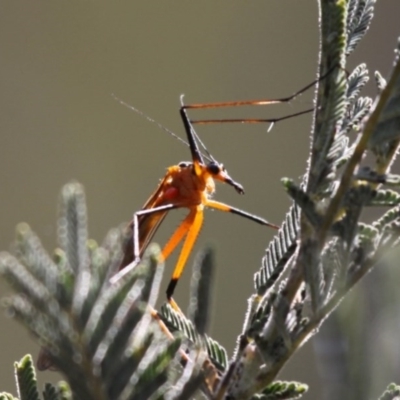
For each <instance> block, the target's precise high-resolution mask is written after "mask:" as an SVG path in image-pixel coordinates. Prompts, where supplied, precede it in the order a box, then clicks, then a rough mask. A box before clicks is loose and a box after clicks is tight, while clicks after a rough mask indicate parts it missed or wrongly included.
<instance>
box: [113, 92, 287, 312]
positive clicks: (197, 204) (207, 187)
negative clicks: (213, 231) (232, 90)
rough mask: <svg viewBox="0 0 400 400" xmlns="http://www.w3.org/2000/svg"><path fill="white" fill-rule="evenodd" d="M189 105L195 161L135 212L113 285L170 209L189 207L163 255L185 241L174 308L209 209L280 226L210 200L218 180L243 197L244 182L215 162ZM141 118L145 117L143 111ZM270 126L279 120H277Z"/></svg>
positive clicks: (174, 172) (176, 168) (174, 171)
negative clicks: (180, 281)
mask: <svg viewBox="0 0 400 400" xmlns="http://www.w3.org/2000/svg"><path fill="white" fill-rule="evenodd" d="M117 100H118V101H119V102H120V103H121V104H123V105H124V106H126V107H128V108H130V109H132V110H134V111H136V112H138V110H136V109H135V108H134V107H132V106H130V105H129V104H127V103H125V102H123V101H122V100H119V99H117ZM189 107H190V106H184V105H182V107H181V108H180V115H181V118H182V121H183V125H184V128H185V131H186V136H187V141H188V143H187V144H188V146H189V149H190V152H191V156H192V161H191V162H180V163H179V164H177V165H173V166H171V167H169V168H168V169H167V173H166V175H165V177H164V178H163V179H162V180H161V182H160V184H159V185H158V187H157V189H156V190H155V192H154V193H153V194H152V195H151V196H150V198H149V199H148V200H147V202H146V203H145V205H144V206H143V208H142V209H141V210H140V211H137V212H135V214H134V215H133V219H132V222H131V223H130V225H129V230H130V236H131V240H129V241H128V242H127V245H126V248H125V249H124V258H123V260H122V262H121V264H120V267H119V272H118V273H117V274H116V275H114V276H113V277H112V278H111V283H115V282H116V281H118V280H119V279H121V278H122V277H123V276H124V275H126V274H127V273H128V272H129V271H130V270H132V269H133V268H134V267H135V266H136V265H137V264H138V263H139V262H140V259H141V257H142V255H143V252H144V250H145V249H146V247H147V246H148V244H149V242H150V240H151V239H152V238H153V236H154V234H155V232H156V231H157V229H158V227H159V226H160V224H161V222H162V221H163V220H164V218H165V216H166V214H167V213H168V212H169V211H171V210H173V209H176V208H182V207H183V208H187V209H189V214H188V215H187V216H186V218H185V219H184V220H183V221H182V222H181V224H180V225H179V226H178V228H177V229H176V231H175V232H174V233H173V235H172V236H171V238H170V239H169V241H168V242H167V244H166V245H165V246H164V248H163V249H162V252H161V256H162V259H163V260H166V259H167V258H168V256H169V255H170V254H171V253H172V252H173V251H174V249H175V248H176V247H177V246H178V244H179V243H180V242H181V241H183V240H184V243H183V246H182V249H181V252H180V255H179V257H178V261H177V264H176V266H175V269H174V271H173V274H172V278H171V280H170V282H169V285H168V288H167V291H166V293H167V299H168V301H169V302H170V304H171V305H172V306H173V307H174V308H175V309H179V308H178V306H177V304H176V303H175V302H174V300H173V299H172V295H173V293H174V290H175V287H176V285H177V283H178V280H179V278H180V277H181V275H182V272H183V270H184V268H185V264H186V261H187V259H188V257H189V254H190V252H191V251H192V248H193V246H194V244H195V241H196V239H197V236H198V234H199V232H200V229H201V226H202V224H203V218H204V214H203V212H204V208H205V207H209V208H213V209H216V210H220V211H225V212H230V213H233V214H237V215H240V216H242V217H244V218H247V219H249V220H251V221H254V222H257V223H259V224H261V225H265V226H268V227H271V228H274V229H278V228H279V227H278V226H276V225H274V224H272V223H270V222H268V221H267V220H265V219H263V218H260V217H258V216H256V215H253V214H250V213H248V212H246V211H243V210H240V209H238V208H235V207H232V206H230V205H227V204H224V203H221V202H219V201H215V200H212V199H211V196H212V195H213V193H214V191H215V181H220V182H223V183H227V184H228V185H230V186H232V187H233V188H234V189H235V190H236V191H237V192H238V193H239V194H244V190H243V187H242V186H241V185H240V184H239V183H237V182H235V181H234V180H233V179H232V178H231V177H230V176H229V174H228V172H227V171H226V169H225V167H224V166H223V164H221V163H219V162H218V161H216V160H215V159H214V158H213V157H212V156H211V154H210V153H209V152H208V151H207V150H206V149H205V146H204V145H203V143H202V142H201V141H200V139H199V137H198V136H197V134H196V132H195V131H194V129H193V127H192V125H191V122H190V120H189V118H188V116H187V113H186V108H189ZM139 113H140V112H139ZM141 114H142V115H143V113H141ZM147 118H148V117H147ZM148 119H149V118H148ZM264 122H265V121H264ZM269 122H276V120H274V121H269ZM170 133H171V132H170ZM174 136H175V135H174ZM199 144H200V145H201V146H202V147H204V149H205V151H206V152H207V156H205V155H203V154H202V153H201V151H200V149H199ZM205 159H206V160H207V161H205Z"/></svg>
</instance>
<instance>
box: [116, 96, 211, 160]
mask: <svg viewBox="0 0 400 400" xmlns="http://www.w3.org/2000/svg"><path fill="white" fill-rule="evenodd" d="M111 96H112V97H113V98H114V100H116V101H118V103H120V104H121V105H123V106H124V107H126V108H129V109H130V110H131V111H134V112H135V113H136V114H139V115H140V116H141V117H143V118H144V119H146V120H147V121H149V122H151V123H152V124H154V125H156V126H158V127H159V128H160V129H161V130H163V131H164V132H166V133H168V134H169V135H171V136H172V137H174V138H175V139H177V140H178V141H179V142H181V143H182V144H184V145H185V146H187V147H190V146H189V143H188V142H187V141H186V140H184V139H182V138H181V137H180V136H179V135H177V134H176V133H174V132H172V131H171V130H170V129H168V128H166V127H165V126H164V125H162V124H160V123H159V122H157V121H156V120H155V119H153V118H151V117H149V116H148V115H147V114H145V113H144V112H143V111H141V110H139V109H138V108H136V107H134V106H132V105H131V104H128V103H126V102H125V101H124V100H122V99H120V98H119V97H117V96H116V95H115V94H114V93H112V94H111ZM193 131H194V130H193ZM194 135H195V136H196V139H197V140H198V142H199V143H200V144H201V145H202V147H203V148H204V150H205V151H206V152H207V154H208V155H205V154H202V155H203V157H204V158H206V159H208V160H209V161H211V160H213V158H212V156H211V154H210V153H209V151H208V150H207V149H206V148H205V146H204V144H203V143H202V142H201V140H200V138H199V137H198V136H197V134H196V132H194Z"/></svg>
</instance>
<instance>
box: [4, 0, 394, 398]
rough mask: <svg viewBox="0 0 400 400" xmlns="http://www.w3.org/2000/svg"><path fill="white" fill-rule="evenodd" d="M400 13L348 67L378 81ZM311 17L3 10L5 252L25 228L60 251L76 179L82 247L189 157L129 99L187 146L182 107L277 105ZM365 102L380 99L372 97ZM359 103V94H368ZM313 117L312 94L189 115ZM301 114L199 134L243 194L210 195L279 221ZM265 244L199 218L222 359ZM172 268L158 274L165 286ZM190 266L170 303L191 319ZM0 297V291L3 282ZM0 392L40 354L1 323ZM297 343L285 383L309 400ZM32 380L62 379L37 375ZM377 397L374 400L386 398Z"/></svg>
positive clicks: (254, 228) (296, 70)
mask: <svg viewBox="0 0 400 400" xmlns="http://www.w3.org/2000/svg"><path fill="white" fill-rule="evenodd" d="M399 11H400V4H399V3H398V2H393V1H390V0H389V1H388V0H382V1H379V2H378V4H377V7H376V18H375V20H374V21H373V25H372V28H371V30H370V31H369V33H368V35H367V37H366V39H365V40H364V41H363V42H362V44H361V45H360V46H359V48H358V49H357V51H356V53H355V54H354V55H353V56H352V57H351V59H350V61H349V70H351V68H352V67H354V66H355V65H357V64H359V63H360V62H367V63H368V66H369V69H370V71H374V70H376V69H379V70H380V71H381V72H382V73H383V75H384V76H387V74H388V72H389V71H390V67H391V64H392V60H393V58H394V57H393V49H394V47H395V45H396V38H397V35H399V34H400V30H399V24H398V15H399ZM317 19H318V9H317V3H316V2H315V1H293V0H292V1H289V0H284V1H282V0H269V1H265V0H257V1H252V2H231V1H227V0H224V1H219V2H211V1H208V2H204V1H203V2H186V1H173V2H172V1H170V2H138V1H130V2H129V1H120V2H111V1H108V2H107V1H68V2H67V1H63V2H61V1H58V2H49V1H47V2H46V1H36V2H32V1H26V0H25V1H13V2H6V1H2V2H1V3H0V54H1V61H0V74H1V75H0V76H1V78H0V85H1V90H0V102H1V103H0V114H1V116H0V126H1V129H0V132H1V133H0V135H1V141H0V187H1V197H0V204H1V211H0V226H1V229H0V249H1V250H7V249H8V248H9V245H10V243H11V242H12V240H13V238H14V227H15V225H16V224H17V223H18V222H21V221H25V222H28V223H29V224H30V226H31V227H32V228H33V230H34V231H36V233H37V234H38V235H39V237H40V238H41V240H42V242H43V244H44V245H45V247H46V248H47V249H48V250H49V251H50V252H52V250H53V248H54V247H55V246H56V240H55V223H56V215H57V213H56V209H57V200H58V195H59V191H60V189H61V187H62V185H63V184H65V183H66V182H68V181H70V180H71V179H76V180H78V181H80V182H81V183H82V184H83V185H84V186H85V188H86V195H87V203H88V209H89V229H90V236H91V237H92V238H94V239H96V240H97V241H99V242H101V241H102V239H103V237H104V236H105V235H106V233H107V231H108V229H109V228H111V227H114V226H116V225H118V224H120V223H121V222H122V221H128V220H129V218H130V217H131V216H132V213H133V212H134V211H135V210H138V209H140V208H141V206H142V205H143V204H144V202H145V201H146V200H147V198H148V196H149V195H150V194H151V193H152V191H153V190H154V189H155V187H156V186H157V184H158V181H159V179H160V178H161V177H162V176H163V175H164V172H165V168H166V167H168V166H169V165H173V164H176V163H177V162H179V161H182V160H188V159H189V158H190V157H189V153H188V150H187V148H185V147H184V146H182V145H181V144H180V143H178V142H177V141H176V140H175V139H173V138H171V137H170V136H168V135H166V134H165V133H164V132H163V131H161V130H160V129H158V128H157V127H156V126H155V125H153V124H150V123H149V122H147V121H146V120H144V119H143V118H141V117H140V116H138V115H137V114H135V113H133V112H131V111H129V110H128V109H126V108H124V107H123V106H121V105H120V104H119V103H118V102H116V101H115V100H113V98H112V96H111V94H112V93H115V94H116V95H117V96H119V97H121V98H122V99H124V100H125V101H126V102H128V103H130V104H132V105H134V106H135V107H137V108H139V109H140V110H142V111H144V112H145V113H147V114H149V115H150V116H152V117H153V118H155V119H156V120H157V121H158V122H160V123H161V124H163V125H164V126H166V127H168V128H169V129H171V130H173V131H174V132H176V133H177V134H180V135H182V136H183V135H184V132H183V128H182V124H181V121H180V119H179V114H178V107H179V96H180V95H181V94H185V102H187V103H191V102H212V101H223V100H238V99H253V98H266V97H282V96H286V95H289V94H291V93H292V92H294V91H296V90H297V89H299V88H300V87H302V86H304V85H305V84H307V83H309V82H311V81H312V80H313V79H314V78H315V76H316V68H317V56H318V41H319V38H318V23H317ZM368 89H369V93H371V94H372V95H374V94H375V90H374V87H373V85H370V86H369V88H368ZM367 92H368V91H367ZM311 105H312V91H311V93H308V94H307V95H304V96H301V98H300V99H299V100H297V101H296V102H294V103H293V104H292V105H289V106H288V105H286V106H273V107H268V108H257V109H249V108H246V109H243V110H238V109H232V110H229V109H228V110H219V111H203V112H191V116H192V117H193V118H195V117H197V118H201V117H207V118H211V117H224V116H226V117H240V116H243V117H250V116H253V117H257V116H258V117H275V116H278V115H284V114H287V113H291V112H294V111H298V110H301V109H302V108H309V107H310V106H311ZM310 120H311V117H310V116H303V117H299V118H296V119H293V120H290V121H287V122H283V123H280V124H278V125H277V126H275V127H274V129H273V130H272V131H271V132H270V133H267V132H266V126H261V125H258V126H257V125H252V126H246V125H237V126H232V125H231V126H221V125H217V126H211V127H210V126H209V127H199V128H198V132H199V134H200V135H201V137H202V139H203V140H204V141H205V143H206V144H207V146H208V148H209V150H210V151H211V152H212V154H213V155H214V157H215V158H217V159H218V160H219V161H222V162H223V163H224V164H225V166H226V167H227V168H228V170H229V172H230V174H231V175H232V177H233V178H234V179H236V180H237V181H239V182H241V183H242V184H243V185H244V187H245V189H246V195H245V196H238V195H237V194H236V193H235V192H234V190H233V189H232V188H224V187H221V186H220V187H219V188H218V191H217V195H216V198H217V199H218V200H221V201H224V202H226V203H228V204H231V205H234V206H236V207H240V208H243V209H245V210H247V211H249V212H252V213H255V214H258V215H260V216H262V217H265V218H267V219H268V220H270V221H272V222H275V223H278V224H279V223H280V221H281V220H282V218H283V216H284V215H285V212H286V210H287V208H288V206H289V204H290V202H289V199H288V198H287V196H286V195H285V193H284V191H283V189H282V187H281V184H280V178H282V177H284V176H288V177H292V178H294V179H297V178H298V177H299V176H300V175H301V174H302V173H303V171H304V169H305V167H306V157H307V151H308V148H309V143H308V139H309V125H310ZM183 216H184V212H179V211H178V212H175V213H174V214H173V215H171V216H170V217H169V218H168V219H167V220H166V222H165V223H164V224H163V226H162V229H160V232H159V234H157V236H156V241H157V242H159V243H161V244H163V243H165V241H166V239H167V237H168V235H169V234H170V233H171V232H172V231H173V229H174V227H176V226H177V224H178V223H179V221H180V220H181V219H182V217H183ZM272 234H273V232H271V231H270V230H268V229H265V228H264V227H260V226H258V225H257V224H253V223H251V222H249V221H247V220H243V219H241V218H239V217H236V216H232V215H225V214H224V213H218V212H211V211H208V212H207V213H206V218H205V226H204V228H203V230H202V232H201V235H200V239H199V241H198V243H197V245H196V250H199V249H201V247H202V246H204V244H205V243H211V244H213V245H214V246H215V248H216V249H217V279H216V284H215V290H214V293H215V294H214V306H215V307H214V316H215V315H217V316H218V317H217V318H214V320H213V322H212V326H211V331H210V334H211V335H212V336H213V337H214V338H215V339H217V340H219V341H220V342H221V343H222V344H224V345H225V346H226V348H227V349H228V351H230V352H231V351H232V349H233V347H234V344H235V340H236V336H237V334H238V333H239V331H240V329H241V324H242V320H243V314H244V311H245V307H246V299H247V298H248V297H249V295H250V294H251V293H252V279H253V278H252V276H253V273H254V272H255V271H256V270H257V269H258V268H259V266H260V259H261V257H262V255H263V252H264V249H265V247H266V246H267V244H268V241H269V240H270V239H271V237H272ZM174 260H175V258H171V260H169V262H168V263H167V270H166V273H165V283H164V287H166V285H167V282H168V279H169V275H170V273H171V271H172V268H173V266H174ZM190 268H191V261H190V262H189V264H188V270H187V271H185V273H184V278H183V279H182V280H181V281H180V282H179V285H178V287H177V291H176V299H177V300H178V302H180V304H181V305H182V307H183V308H185V307H186V300H187V291H188V279H187V278H188V277H189V275H190V271H189V270H190ZM0 291H1V295H2V296H3V295H5V294H7V293H9V289H8V287H7V286H6V285H4V283H3V282H0ZM0 327H1V329H0V335H1V336H0V345H1V362H0V390H6V391H10V392H12V393H15V389H14V387H15V385H14V379H13V371H12V365H13V362H14V361H15V360H19V359H20V358H21V357H22V356H23V355H24V354H25V353H28V352H29V353H32V354H33V355H34V356H35V357H36V354H37V352H38V346H37V345H36V343H35V342H34V341H33V340H32V338H31V337H30V336H29V335H28V334H27V333H26V332H25V330H24V329H23V328H22V327H21V326H20V325H18V324H17V323H15V322H14V321H12V320H9V319H8V318H7V317H5V316H4V313H1V314H0ZM311 350H312V347H311V345H310V343H308V344H307V345H306V346H305V347H304V348H303V349H301V351H299V353H298V354H297V355H296V357H294V359H293V360H292V361H291V362H290V363H289V365H288V366H287V368H285V370H284V371H283V373H282V374H281V376H280V378H281V379H292V380H299V381H303V382H306V383H309V384H311V385H312V387H311V390H310V392H309V394H308V395H307V396H306V398H308V399H317V398H319V396H320V391H319V388H318V385H317V384H315V383H316V379H318V376H317V372H316V367H315V366H314V361H313V355H312V352H311ZM38 379H39V382H40V383H41V384H43V383H44V382H46V381H49V380H51V381H57V380H58V379H59V376H58V375H57V374H55V373H39V376H38ZM382 389H383V388H382Z"/></svg>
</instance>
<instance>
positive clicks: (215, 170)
mask: <svg viewBox="0 0 400 400" xmlns="http://www.w3.org/2000/svg"><path fill="white" fill-rule="evenodd" d="M207 169H208V172H210V173H211V174H213V175H217V174H219V173H220V171H221V166H220V165H219V164H217V163H216V162H210V163H209V164H208V165H207Z"/></svg>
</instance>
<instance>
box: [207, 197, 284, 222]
mask: <svg viewBox="0 0 400 400" xmlns="http://www.w3.org/2000/svg"><path fill="white" fill-rule="evenodd" d="M204 205H205V206H206V207H210V208H214V209H216V210H220V211H226V212H230V213H232V214H237V215H240V216H241V217H244V218H247V219H250V220H251V221H254V222H257V223H258V224H261V225H266V226H269V227H270V228H274V229H279V226H277V225H274V224H271V223H270V222H268V221H267V220H265V219H264V218H261V217H258V216H257V215H254V214H250V213H248V212H246V211H243V210H241V209H239V208H235V207H232V206H229V205H227V204H224V203H220V202H219V201H214V200H207V202H206V203H205V204H204Z"/></svg>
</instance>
